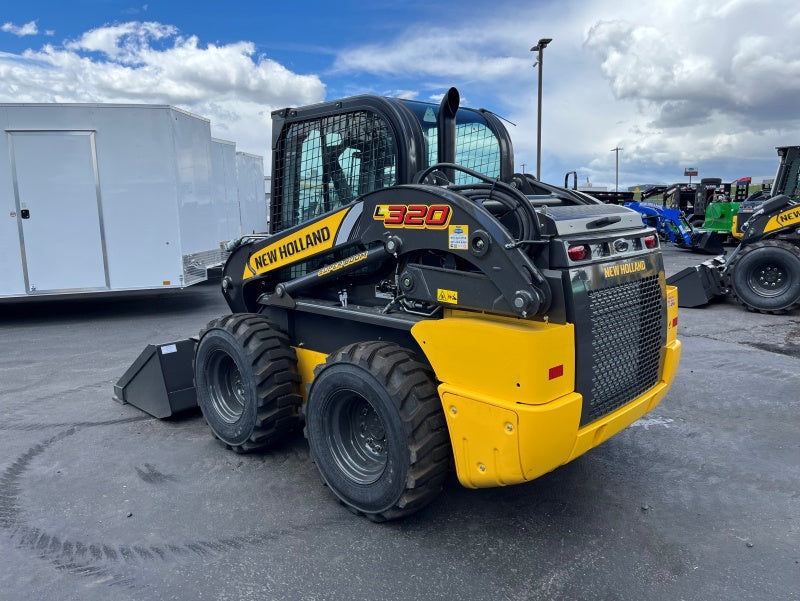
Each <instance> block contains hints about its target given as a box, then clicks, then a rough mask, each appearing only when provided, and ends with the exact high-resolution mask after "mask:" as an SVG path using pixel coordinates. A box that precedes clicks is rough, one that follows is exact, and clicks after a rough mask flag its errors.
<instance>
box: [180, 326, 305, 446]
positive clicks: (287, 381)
mask: <svg viewBox="0 0 800 601" xmlns="http://www.w3.org/2000/svg"><path fill="white" fill-rule="evenodd" d="M299 387H300V376H299V375H298V372H297V357H296V355H295V352H294V349H292V348H291V347H290V346H289V340H288V337H287V336H286V334H284V333H283V332H281V331H280V330H278V329H277V328H276V327H275V326H274V325H273V324H272V323H270V322H269V321H267V320H266V319H264V318H263V317H261V316H260V315H255V314H249V313H245V314H235V315H227V316H225V317H221V318H219V319H215V320H214V321H212V322H210V323H209V324H208V326H207V327H206V328H205V329H204V330H203V331H202V332H201V333H200V342H199V344H198V346H197V354H196V355H195V388H196V389H197V403H198V405H199V406H200V409H201V410H202V411H203V416H204V417H205V419H206V422H207V423H208V425H209V427H210V428H211V430H212V432H213V433H214V435H215V436H216V437H217V438H219V439H220V440H221V441H222V442H223V443H224V444H225V445H226V446H228V447H230V448H231V449H233V450H234V451H237V452H246V451H251V450H253V449H258V448H261V447H265V446H267V445H270V444H273V443H275V442H277V441H279V440H280V439H282V438H283V437H284V436H285V435H286V434H288V433H289V432H291V431H292V430H296V429H298V427H299V421H300V418H299V407H300V403H301V400H302V399H301V396H300V394H299Z"/></svg>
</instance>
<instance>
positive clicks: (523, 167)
mask: <svg viewBox="0 0 800 601" xmlns="http://www.w3.org/2000/svg"><path fill="white" fill-rule="evenodd" d="M522 173H525V163H522Z"/></svg>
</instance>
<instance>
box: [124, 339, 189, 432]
mask: <svg viewBox="0 0 800 601" xmlns="http://www.w3.org/2000/svg"><path fill="white" fill-rule="evenodd" d="M196 346H197V339H195V338H188V339H185V340H178V341H176V342H170V343H168V344H148V345H147V346H146V347H145V349H144V350H143V351H142V352H141V353H140V354H139V356H138V357H137V358H136V361H134V362H133V363H132V364H131V366H130V367H129V368H128V370H127V371H126V372H125V373H124V374H123V375H122V377H121V378H120V379H119V381H118V382H117V383H116V385H115V386H114V400H115V401H117V402H119V403H122V404H123V405H125V404H126V403H130V404H131V405H133V406H134V407H137V408H139V409H141V410H142V411H144V412H145V413H149V414H150V415H152V416H153V417H157V418H159V419H162V418H165V417H171V416H172V415H174V414H175V413H178V412H179V411H183V410H185V409H191V408H192V407H197V394H196V393H195V389H194V368H193V361H194V352H195V347H196Z"/></svg>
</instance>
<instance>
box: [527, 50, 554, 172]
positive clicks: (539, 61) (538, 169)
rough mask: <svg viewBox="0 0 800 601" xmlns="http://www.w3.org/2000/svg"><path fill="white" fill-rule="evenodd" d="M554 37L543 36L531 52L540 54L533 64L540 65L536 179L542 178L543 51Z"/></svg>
mask: <svg viewBox="0 0 800 601" xmlns="http://www.w3.org/2000/svg"><path fill="white" fill-rule="evenodd" d="M552 41H553V40H552V38H542V39H541V40H539V43H538V44H536V45H535V46H534V47H533V48H531V52H538V53H539V56H538V57H537V59H536V62H534V63H533V66H534V67H535V66H536V65H539V111H538V113H539V118H538V122H537V126H536V179H538V180H541V179H542V53H543V51H544V49H545V48H547V45H548V44H549V43H550V42H552Z"/></svg>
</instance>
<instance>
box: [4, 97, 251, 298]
mask: <svg viewBox="0 0 800 601" xmlns="http://www.w3.org/2000/svg"><path fill="white" fill-rule="evenodd" d="M0 127H2V134H1V135H2V137H3V138H4V141H5V147H6V148H7V149H8V152H7V153H4V154H5V156H6V157H7V159H5V160H0V209H2V213H0V274H1V275H0V299H12V300H19V299H23V298H30V297H39V298H41V297H43V296H72V295H78V294H90V293H107V292H125V291H143V290H163V289H170V288H182V287H185V286H188V285H191V284H194V283H197V282H200V281H203V280H205V279H206V278H207V270H208V269H209V268H210V267H214V266H217V265H220V264H221V263H222V262H223V260H224V256H225V253H224V250H223V247H224V245H225V243H226V242H228V241H229V240H231V239H234V238H238V237H239V236H241V235H242V233H250V232H251V231H253V230H255V231H265V230H266V227H267V217H266V204H265V202H264V198H263V185H262V188H261V197H260V199H259V200H260V203H261V213H260V219H259V218H257V217H251V214H253V215H257V214H258V210H256V211H253V210H252V209H251V208H250V206H249V205H250V204H251V203H252V202H254V201H253V200H252V199H250V198H245V199H244V200H243V203H244V205H245V206H246V207H247V209H246V211H243V210H242V202H240V192H239V190H240V188H241V183H240V182H239V179H238V178H239V172H240V169H239V155H242V154H244V153H237V152H236V150H235V144H233V143H232V142H224V141H221V140H213V139H212V138H211V134H210V123H209V121H208V120H207V119H204V118H202V117H198V116H196V115H192V114H190V113H188V112H186V111H183V110H180V109H177V108H175V107H171V106H165V105H108V104H0ZM248 156H249V157H252V159H251V161H252V163H253V165H252V166H251V167H250V169H243V170H241V171H242V172H244V173H247V174H248V175H247V177H248V178H251V176H250V175H249V170H253V171H257V170H258V168H259V166H260V168H261V173H260V175H259V182H262V181H263V160H261V157H254V156H253V155H248ZM245 213H246V214H247V221H246V222H243V221H242V217H243V215H244V214H245ZM259 221H260V222H259Z"/></svg>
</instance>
